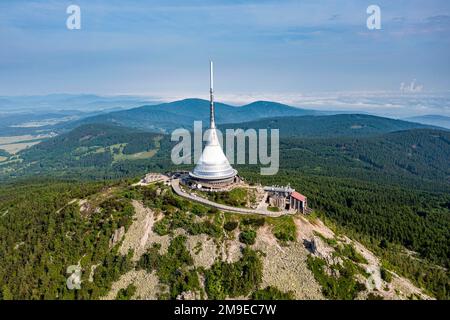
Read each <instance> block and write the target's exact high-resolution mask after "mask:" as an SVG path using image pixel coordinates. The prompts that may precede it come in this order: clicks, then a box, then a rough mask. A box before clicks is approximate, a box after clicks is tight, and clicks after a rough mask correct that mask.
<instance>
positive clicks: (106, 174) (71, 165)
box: [0, 124, 170, 179]
mask: <svg viewBox="0 0 450 320" xmlns="http://www.w3.org/2000/svg"><path fill="white" fill-rule="evenodd" d="M169 143H170V141H169V140H168V138H167V137H166V136H164V135H161V134H156V133H151V132H144V131H139V130H136V129H131V128H126V127H121V126H116V125H110V124H88V125H83V126H80V127H78V128H76V129H74V130H72V131H70V132H68V133H65V134H62V135H59V136H56V137H54V138H51V139H48V140H46V141H44V142H42V143H40V144H37V145H35V146H33V147H31V148H29V149H26V150H24V151H22V152H21V153H20V154H19V155H14V156H11V157H10V159H9V160H8V161H6V162H5V163H3V164H2V165H0V176H2V173H3V178H7V179H11V178H16V177H24V176H36V175H41V174H45V175H52V176H55V175H56V176H64V177H68V176H70V177H72V178H77V179H110V178H116V177H122V176H132V175H136V174H140V173H142V172H145V171H146V170H150V169H154V170H158V169H159V170H161V168H162V167H164V166H165V165H166V164H167V162H168V159H170V152H169V150H170V146H169ZM161 149H163V150H164V152H159V151H160V150H161ZM165 156H168V157H169V158H168V159H167V158H164V157H165ZM161 157H163V158H161ZM0 164H1V163H0Z"/></svg>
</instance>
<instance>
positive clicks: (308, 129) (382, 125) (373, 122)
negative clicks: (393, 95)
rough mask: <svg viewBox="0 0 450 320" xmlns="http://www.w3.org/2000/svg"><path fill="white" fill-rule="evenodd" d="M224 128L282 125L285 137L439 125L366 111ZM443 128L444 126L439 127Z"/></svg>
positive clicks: (345, 134)
mask: <svg viewBox="0 0 450 320" xmlns="http://www.w3.org/2000/svg"><path fill="white" fill-rule="evenodd" d="M222 127H223V128H242V129H249V128H251V129H265V128H267V129H279V130H280V135H282V136H284V137H297V138H299V137H300V138H324V137H325V138H332V137H357V136H367V135H379V134H383V133H389V132H394V131H400V130H409V129H420V128H437V127H432V126H429V125H424V124H419V123H414V122H408V121H402V120H394V119H389V118H383V117H377V116H371V115H364V114H337V115H326V116H325V115H323V116H310V115H308V116H292V117H280V118H270V119H261V120H257V121H251V122H245V123H235V124H232V125H228V124H227V125H224V126H222ZM439 129H442V128H439Z"/></svg>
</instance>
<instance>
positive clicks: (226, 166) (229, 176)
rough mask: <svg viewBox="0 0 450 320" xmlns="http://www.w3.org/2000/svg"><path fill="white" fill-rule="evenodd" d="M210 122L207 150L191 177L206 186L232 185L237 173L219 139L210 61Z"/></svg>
mask: <svg viewBox="0 0 450 320" xmlns="http://www.w3.org/2000/svg"><path fill="white" fill-rule="evenodd" d="M209 97H210V105H209V112H210V121H209V130H208V137H207V139H206V144H205V148H204V149H203V152H202V155H201V156H200V158H199V160H198V162H197V164H196V166H195V168H194V170H192V172H189V175H190V177H191V178H193V179H194V180H196V181H198V182H199V183H202V184H204V185H205V186H212V187H213V186H215V185H217V186H221V185H226V184H229V183H232V182H233V181H234V178H235V176H236V175H237V171H236V170H235V169H233V168H232V167H231V165H230V162H229V161H228V159H227V157H226V156H225V154H224V153H223V150H222V147H221V146H220V143H219V139H218V138H217V131H216V123H215V116H214V69H213V62H212V61H210V90H209Z"/></svg>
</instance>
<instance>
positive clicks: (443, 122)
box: [404, 114, 450, 129]
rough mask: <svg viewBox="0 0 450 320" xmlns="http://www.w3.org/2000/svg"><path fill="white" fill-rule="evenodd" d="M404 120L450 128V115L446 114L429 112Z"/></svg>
mask: <svg viewBox="0 0 450 320" xmlns="http://www.w3.org/2000/svg"><path fill="white" fill-rule="evenodd" d="M404 120H406V121H412V122H419V123H423V124H429V125H433V126H438V127H442V128H447V129H450V117H447V116H440V115H431V114H430V115H425V116H417V117H409V118H405V119H404Z"/></svg>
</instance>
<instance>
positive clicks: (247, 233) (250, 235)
mask: <svg viewBox="0 0 450 320" xmlns="http://www.w3.org/2000/svg"><path fill="white" fill-rule="evenodd" d="M255 239H256V231H255V230H253V229H247V230H243V231H242V232H241V234H240V235H239V241H241V242H242V243H245V244H248V245H252V244H254V243H255Z"/></svg>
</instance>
